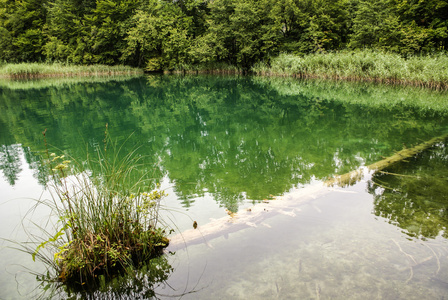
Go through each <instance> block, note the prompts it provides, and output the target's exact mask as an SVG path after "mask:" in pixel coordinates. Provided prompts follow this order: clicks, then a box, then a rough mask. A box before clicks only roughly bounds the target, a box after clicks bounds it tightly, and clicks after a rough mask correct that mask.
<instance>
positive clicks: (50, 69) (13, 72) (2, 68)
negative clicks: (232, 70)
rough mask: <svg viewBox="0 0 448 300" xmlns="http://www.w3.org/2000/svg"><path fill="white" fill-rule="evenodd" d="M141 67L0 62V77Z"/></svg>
mask: <svg viewBox="0 0 448 300" xmlns="http://www.w3.org/2000/svg"><path fill="white" fill-rule="evenodd" d="M142 73H143V71H142V70H141V69H136V68H132V67H128V66H122V65H118V66H106V65H89V66H80V65H66V64H61V63H51V64H50V63H19V64H1V65H0V77H3V78H13V79H27V78H46V77H71V76H92V75H95V76H99V75H123V74H142Z"/></svg>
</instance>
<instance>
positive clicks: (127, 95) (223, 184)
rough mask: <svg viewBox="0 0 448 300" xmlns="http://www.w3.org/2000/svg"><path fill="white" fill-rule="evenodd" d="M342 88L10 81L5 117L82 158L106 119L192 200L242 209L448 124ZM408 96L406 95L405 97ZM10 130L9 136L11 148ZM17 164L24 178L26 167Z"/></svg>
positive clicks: (21, 134)
mask: <svg viewBox="0 0 448 300" xmlns="http://www.w3.org/2000/svg"><path fill="white" fill-rule="evenodd" d="M333 86H334V84H333V85H332V87H333ZM343 87H345V88H340V90H341V93H342V92H343V91H350V92H347V93H346V94H347V95H349V96H350V97H352V98H353V99H352V100H344V101H342V100H340V98H344V97H345V96H344V95H343V96H340V97H339V96H338V95H336V94H335V93H334V92H333V93H328V89H327V88H326V86H325V85H324V87H322V86H320V85H319V84H318V83H316V84H314V85H312V84H310V83H309V82H298V81H297V82H294V85H290V84H283V83H281V82H280V83H279V81H278V80H272V81H270V80H268V79H263V80H259V79H257V78H250V77H243V78H240V77H207V76H205V77H202V76H190V77H177V76H174V77H172V76H150V77H146V78H137V79H132V80H129V81H127V82H106V83H83V84H71V85H67V86H58V87H49V88H42V89H28V90H8V89H5V90H3V91H2V94H1V95H0V107H4V108H5V109H2V110H1V111H0V124H8V125H7V128H5V129H4V130H5V131H6V132H8V135H9V136H11V137H12V138H10V139H13V140H15V143H21V144H22V145H24V147H25V148H27V149H28V148H29V149H30V150H29V152H27V153H37V152H39V151H42V150H43V149H44V147H43V142H42V136H41V132H42V131H43V130H44V129H45V128H47V129H48V132H47V138H48V141H49V142H50V143H51V144H53V145H55V146H56V147H57V148H59V149H61V150H63V151H67V152H68V153H69V154H71V155H72V156H73V157H75V158H82V157H86V152H89V151H90V150H89V149H94V148H95V147H97V146H98V145H101V143H102V140H103V139H104V125H105V124H106V123H108V124H109V128H110V133H111V136H112V137H114V138H117V139H118V140H119V141H118V143H120V141H125V140H128V142H127V143H126V144H127V146H125V148H124V149H123V152H124V153H125V152H126V147H127V148H128V150H129V151H130V150H131V149H133V148H135V145H138V146H139V152H140V154H141V155H142V157H144V162H145V168H147V169H146V170H147V171H148V172H149V173H150V174H151V176H153V177H154V178H155V179H156V180H161V178H163V177H164V176H168V177H169V178H170V180H171V181H172V183H173V185H174V191H175V193H176V194H177V196H178V199H179V201H181V202H182V204H183V205H184V206H189V205H193V203H194V199H195V198H197V197H198V196H201V195H203V194H204V191H207V192H208V193H210V194H211V195H213V197H214V198H215V200H216V201H218V202H219V203H220V205H223V206H225V207H226V208H227V209H229V210H231V211H236V210H237V209H238V206H239V204H240V203H241V201H245V200H252V201H256V200H262V199H264V198H267V197H269V195H271V194H272V195H279V194H282V193H284V192H286V191H288V190H289V189H290V188H292V187H294V186H297V185H303V184H307V183H309V182H310V181H311V180H315V179H319V180H325V179H326V178H327V177H330V176H333V175H334V174H343V173H346V172H349V171H351V170H353V169H356V168H358V167H359V166H361V165H363V164H370V163H373V162H375V161H376V160H379V159H381V157H382V156H389V155H390V154H391V153H392V152H393V151H394V150H399V149H401V148H402V147H403V144H406V145H408V146H411V145H412V144H417V143H419V141H420V139H427V138H431V137H433V135H437V134H438V133H439V132H442V131H443V130H444V128H445V127H446V123H447V121H445V118H440V116H439V115H437V113H434V112H433V113H432V114H428V113H422V111H421V110H420V109H413V108H412V107H406V108H403V107H400V106H399V105H398V104H397V105H395V106H394V107H393V108H390V107H388V106H386V105H384V106H383V105H374V106H372V105H364V104H362V103H361V104H360V102H359V97H361V98H362V97H363V94H362V93H363V92H362V91H365V89H364V90H361V92H356V93H353V92H351V91H352V90H353V89H354V88H353V87H352V86H350V85H346V84H345V85H344V86H343ZM288 89H289V90H288ZM384 89H385V88H384V87H382V89H381V93H380V94H381V95H384V94H386V92H385V90H384ZM331 90H332V91H333V90H334V89H333V88H331ZM355 90H356V91H357V89H355ZM371 91H374V88H372V89H370V90H368V94H369V95H370V96H369V97H368V98H366V99H371V97H372V95H373V94H374V93H373V92H371ZM399 95H400V97H402V98H401V99H404V100H402V101H406V99H405V97H406V94H399ZM430 95H431V97H434V95H433V94H430ZM412 96H415V95H414V94H412ZM403 97H404V98H403ZM391 98H393V97H391ZM344 99H345V98H344ZM350 101H352V102H353V103H351V102H350ZM441 120H442V121H441ZM132 133H133V135H132V136H131V134H132ZM130 136H131V137H130ZM1 139H2V137H0V145H1V144H4V145H10V144H9V143H7V142H6V141H3V140H1ZM86 144H87V145H88V148H86V146H85V145H86ZM27 151H28V150H27ZM58 152H60V151H58ZM27 157H29V158H27V161H28V163H29V164H33V169H34V170H40V168H39V164H38V163H36V162H35V161H33V158H32V156H29V155H28V154H27ZM9 166H11V164H10V165H9ZM12 171H16V173H14V172H12ZM12 171H11V172H10V174H16V175H17V174H18V172H19V168H18V167H17V168H15V169H14V168H12ZM37 172H38V174H40V171H37ZM10 178H16V177H10ZM38 178H39V179H40V180H44V178H45V176H44V175H38ZM10 182H13V181H10Z"/></svg>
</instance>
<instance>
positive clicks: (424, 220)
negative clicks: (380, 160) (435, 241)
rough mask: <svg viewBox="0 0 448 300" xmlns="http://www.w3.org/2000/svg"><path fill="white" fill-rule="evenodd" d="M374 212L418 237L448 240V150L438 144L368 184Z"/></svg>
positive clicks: (381, 174) (383, 173) (442, 144)
mask: <svg viewBox="0 0 448 300" xmlns="http://www.w3.org/2000/svg"><path fill="white" fill-rule="evenodd" d="M369 192H370V193H371V194H373V195H374V197H375V200H374V204H375V209H374V213H375V215H377V216H381V217H384V218H387V219H389V221H390V223H392V224H395V225H397V226H399V227H400V228H402V229H403V230H404V232H405V233H407V234H408V235H410V236H412V237H418V238H435V237H437V236H438V235H439V234H441V235H442V236H443V237H445V238H448V232H447V231H446V229H447V228H448V148H447V144H446V143H441V144H439V145H437V146H436V147H434V148H433V149H430V150H427V151H425V152H423V153H420V154H419V155H417V156H416V157H414V158H413V159H410V160H409V161H407V162H401V163H399V164H396V165H393V166H391V167H390V168H388V169H387V170H384V172H382V173H377V174H375V175H374V176H373V178H372V180H371V181H370V182H369Z"/></svg>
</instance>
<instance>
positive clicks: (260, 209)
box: [167, 134, 448, 251]
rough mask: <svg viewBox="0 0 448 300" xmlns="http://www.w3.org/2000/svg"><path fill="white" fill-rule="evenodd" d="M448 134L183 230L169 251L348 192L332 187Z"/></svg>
mask: <svg viewBox="0 0 448 300" xmlns="http://www.w3.org/2000/svg"><path fill="white" fill-rule="evenodd" d="M447 138H448V134H445V135H443V136H440V137H436V138H433V139H431V140H429V141H427V142H424V143H421V144H419V145H417V146H415V147H413V148H409V149H403V150H401V151H398V152H396V153H395V154H394V155H392V156H390V157H388V158H385V159H383V160H380V161H378V162H376V163H373V164H371V165H369V166H367V167H362V168H359V169H357V170H354V171H351V172H349V173H346V174H343V175H339V176H335V177H334V178H331V179H329V180H327V181H325V182H324V184H323V185H322V184H314V185H311V186H308V187H306V188H304V189H297V190H295V191H293V192H291V193H288V194H287V195H285V196H278V197H275V200H273V201H263V202H261V203H258V204H256V205H254V206H253V207H251V208H250V209H247V210H243V211H241V212H238V213H237V214H232V215H231V216H226V217H223V218H219V219H215V220H212V221H211V222H209V223H207V224H205V225H203V226H198V227H197V229H196V228H194V229H193V228H192V229H189V230H186V231H184V232H182V233H180V234H177V235H175V236H173V237H171V238H170V244H169V246H168V248H167V250H169V251H176V250H178V249H182V248H185V247H187V246H189V245H195V244H202V243H205V244H207V245H209V243H208V241H211V240H213V239H215V238H217V237H220V236H223V237H227V236H228V234H229V233H234V232H237V231H240V230H243V229H245V228H249V227H257V226H258V225H263V221H265V220H266V219H268V218H270V217H273V216H275V215H278V214H284V215H289V216H292V217H293V216H295V215H296V212H298V211H299V210H300V209H299V208H298V207H297V206H298V205H300V204H302V203H304V202H308V201H311V200H313V199H316V198H318V197H321V196H323V195H325V194H327V193H329V192H347V191H344V190H342V189H334V187H342V188H344V187H347V186H350V185H353V184H355V183H356V182H359V181H360V180H362V179H363V178H364V176H365V175H366V174H372V173H375V172H378V171H381V170H383V169H385V168H387V167H389V166H390V165H392V164H395V163H397V162H400V161H403V160H405V159H407V158H411V157H413V156H415V155H416V154H418V153H420V152H422V151H424V150H426V149H428V148H430V147H432V146H434V145H435V144H436V143H438V142H441V141H444V140H445V139H447ZM209 246H210V245H209Z"/></svg>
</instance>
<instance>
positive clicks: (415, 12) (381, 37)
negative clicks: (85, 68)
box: [0, 0, 448, 71]
mask: <svg viewBox="0 0 448 300" xmlns="http://www.w3.org/2000/svg"><path fill="white" fill-rule="evenodd" d="M447 27H448V1H446V0H174V1H172V0H170V1H166V0H0V62H1V61H3V62H9V63H11V62H12V63H18V62H62V63H69V64H77V65H90V64H106V65H117V64H123V65H129V66H134V67H140V68H145V69H146V70H149V71H157V70H189V69H193V68H197V67H198V66H203V67H207V68H214V69H220V68H223V66H233V67H236V68H238V69H240V70H249V69H250V68H251V67H252V66H254V65H255V64H256V63H259V62H269V60H270V59H271V58H273V57H277V56H278V55H279V54H281V53H290V54H295V55H303V54H308V53H316V52H319V53H325V52H335V51H340V50H345V49H350V50H356V49H375V50H380V51H384V52H392V53H396V54H399V55H401V56H402V57H405V58H406V57H410V56H415V55H421V54H432V53H434V52H440V51H444V50H445V49H446V47H447V46H448V31H447Z"/></svg>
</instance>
